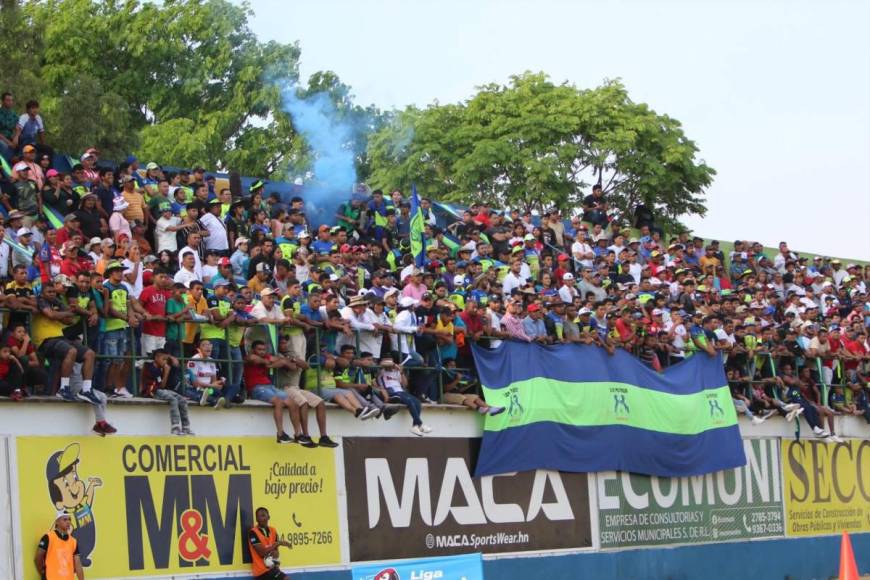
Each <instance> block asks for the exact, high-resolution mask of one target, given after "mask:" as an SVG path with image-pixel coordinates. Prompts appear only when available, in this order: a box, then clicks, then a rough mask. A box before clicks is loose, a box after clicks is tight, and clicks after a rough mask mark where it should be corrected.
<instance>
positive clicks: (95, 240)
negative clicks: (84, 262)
mask: <svg viewBox="0 0 870 580" xmlns="http://www.w3.org/2000/svg"><path fill="white" fill-rule="evenodd" d="M102 243H103V238H101V237H99V236H94V237H93V238H91V239H90V240H89V241H88V245H89V246H93V245H94V244H102Z"/></svg>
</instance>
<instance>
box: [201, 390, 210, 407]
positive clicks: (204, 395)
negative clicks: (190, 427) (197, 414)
mask: <svg viewBox="0 0 870 580" xmlns="http://www.w3.org/2000/svg"><path fill="white" fill-rule="evenodd" d="M209 395H211V389H203V390H202V393H201V394H200V395H199V406H200V407H205V406H206V405H208V396H209Z"/></svg>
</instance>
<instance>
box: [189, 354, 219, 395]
mask: <svg viewBox="0 0 870 580" xmlns="http://www.w3.org/2000/svg"><path fill="white" fill-rule="evenodd" d="M196 359H202V355H200V354H195V355H193V358H191V359H190V360H189V361H187V370H188V372H189V373H190V374H191V380H192V381H193V386H194V387H199V388H202V387H205V386H206V385H210V384H212V383H213V382H214V380H215V378H217V374H218V369H217V365H216V364H215V363H213V362H208V361H203V360H196Z"/></svg>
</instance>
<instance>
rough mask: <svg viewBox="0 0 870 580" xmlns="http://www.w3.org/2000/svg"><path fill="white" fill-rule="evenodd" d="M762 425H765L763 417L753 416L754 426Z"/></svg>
mask: <svg viewBox="0 0 870 580" xmlns="http://www.w3.org/2000/svg"><path fill="white" fill-rule="evenodd" d="M762 423H764V418H763V417H759V416H758V415H753V416H752V424H753V425H761V424H762Z"/></svg>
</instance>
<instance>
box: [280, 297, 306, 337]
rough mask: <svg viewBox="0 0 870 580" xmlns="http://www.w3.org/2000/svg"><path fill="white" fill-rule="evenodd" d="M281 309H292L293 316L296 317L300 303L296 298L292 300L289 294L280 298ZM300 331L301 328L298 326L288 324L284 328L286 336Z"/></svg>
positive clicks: (294, 334) (300, 332)
mask: <svg viewBox="0 0 870 580" xmlns="http://www.w3.org/2000/svg"><path fill="white" fill-rule="evenodd" d="M281 310H291V311H293V318H297V317H298V316H299V313H300V312H301V311H302V304H300V303H299V301H297V300H293V298H291V297H290V296H285V297H284V298H283V299H281ZM302 332H303V331H302V329H301V328H300V327H298V326H288V327H287V328H286V329H285V333H286V334H287V336H296V335H299V334H302Z"/></svg>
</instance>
